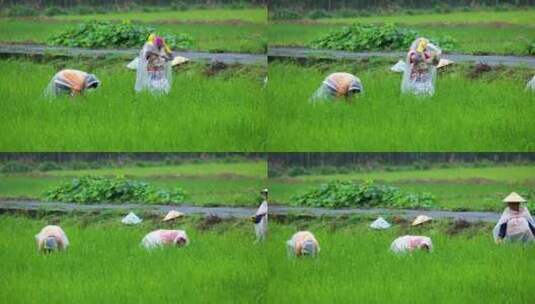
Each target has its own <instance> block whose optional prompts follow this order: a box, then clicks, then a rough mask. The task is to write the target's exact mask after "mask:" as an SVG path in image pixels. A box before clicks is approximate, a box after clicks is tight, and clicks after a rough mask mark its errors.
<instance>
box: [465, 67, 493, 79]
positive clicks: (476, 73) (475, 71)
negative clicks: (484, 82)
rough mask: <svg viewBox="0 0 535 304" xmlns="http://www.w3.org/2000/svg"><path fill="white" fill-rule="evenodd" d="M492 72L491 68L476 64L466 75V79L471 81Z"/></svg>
mask: <svg viewBox="0 0 535 304" xmlns="http://www.w3.org/2000/svg"><path fill="white" fill-rule="evenodd" d="M490 71H492V67H491V66H490V65H488V64H485V63H478V64H476V65H475V66H474V67H473V68H472V70H471V71H470V72H469V73H468V77H470V78H472V79H476V78H480V77H481V76H482V75H483V74H485V73H488V72H490Z"/></svg>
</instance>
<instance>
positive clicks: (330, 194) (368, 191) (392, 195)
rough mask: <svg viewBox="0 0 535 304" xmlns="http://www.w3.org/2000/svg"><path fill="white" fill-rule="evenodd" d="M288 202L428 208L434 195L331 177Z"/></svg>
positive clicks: (331, 206) (339, 206)
mask: <svg viewBox="0 0 535 304" xmlns="http://www.w3.org/2000/svg"><path fill="white" fill-rule="evenodd" d="M291 202H292V204H294V205H300V206H309V207H329V208H344V207H391V208H431V207H433V206H435V199H434V197H433V196H432V195H431V194H428V193H422V194H415V193H407V192H403V191H401V190H400V189H399V188H397V187H393V186H388V185H381V184H377V183H375V182H373V181H367V182H364V183H360V184H359V183H355V182H352V181H332V182H329V183H326V184H322V185H320V186H319V187H318V188H316V189H312V190H310V191H308V192H306V193H304V194H301V195H298V196H295V197H293V198H292V199H291Z"/></svg>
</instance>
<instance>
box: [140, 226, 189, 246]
mask: <svg viewBox="0 0 535 304" xmlns="http://www.w3.org/2000/svg"><path fill="white" fill-rule="evenodd" d="M188 244H189V238H188V235H187V234H186V231H184V230H156V231H152V232H150V233H148V234H147V235H145V237H144V238H143V240H142V241H141V246H143V247H145V248H146V249H153V248H158V247H163V246H178V247H183V246H187V245H188Z"/></svg>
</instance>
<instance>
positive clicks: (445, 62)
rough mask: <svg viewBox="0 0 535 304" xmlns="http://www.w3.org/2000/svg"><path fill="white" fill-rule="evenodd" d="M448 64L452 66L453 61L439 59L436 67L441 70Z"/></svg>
mask: <svg viewBox="0 0 535 304" xmlns="http://www.w3.org/2000/svg"><path fill="white" fill-rule="evenodd" d="M450 64H453V61H451V60H448V59H440V61H439V62H438V65H437V69H440V68H443V67H445V66H448V65H450Z"/></svg>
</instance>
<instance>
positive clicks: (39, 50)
mask: <svg viewBox="0 0 535 304" xmlns="http://www.w3.org/2000/svg"><path fill="white" fill-rule="evenodd" d="M138 53H139V49H82V48H68V47H54V46H47V45H40V44H0V55H3V56H14V55H31V56H44V55H47V56H67V57H76V56H82V57H99V56H117V57H121V58H129V59H134V58H135V57H136V56H137V55H138ZM174 54H175V55H179V56H182V57H186V58H189V59H190V60H192V61H201V62H210V61H221V62H224V63H227V64H233V63H240V64H266V63H267V57H266V55H263V54H240V53H207V52H193V51H185V52H174Z"/></svg>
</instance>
